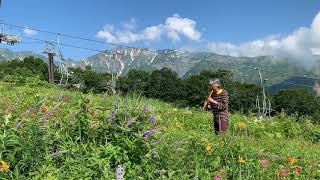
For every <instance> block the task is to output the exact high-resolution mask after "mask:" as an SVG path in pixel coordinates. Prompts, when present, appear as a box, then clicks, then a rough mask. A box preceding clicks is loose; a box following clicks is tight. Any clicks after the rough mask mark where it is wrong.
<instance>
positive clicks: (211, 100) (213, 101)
mask: <svg viewBox="0 0 320 180" xmlns="http://www.w3.org/2000/svg"><path fill="white" fill-rule="evenodd" d="M207 100H208V101H209V102H211V103H213V104H217V103H218V102H217V101H216V100H214V99H212V98H211V97H209V98H208V99H207Z"/></svg>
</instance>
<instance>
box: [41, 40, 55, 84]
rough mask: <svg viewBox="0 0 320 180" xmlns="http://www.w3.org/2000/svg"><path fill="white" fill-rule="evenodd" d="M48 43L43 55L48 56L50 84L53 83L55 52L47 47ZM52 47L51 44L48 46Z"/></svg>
mask: <svg viewBox="0 0 320 180" xmlns="http://www.w3.org/2000/svg"><path fill="white" fill-rule="evenodd" d="M48 45H49V43H47V47H46V49H45V50H44V51H43V53H44V54H47V55H48V59H49V69H48V72H49V82H50V83H54V69H55V65H54V56H55V55H56V53H55V51H54V50H52V49H51V48H50V47H49V46H48ZM50 45H53V44H50Z"/></svg>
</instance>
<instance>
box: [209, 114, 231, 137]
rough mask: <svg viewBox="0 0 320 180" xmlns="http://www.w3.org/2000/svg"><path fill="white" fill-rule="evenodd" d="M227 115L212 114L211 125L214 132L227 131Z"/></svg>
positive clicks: (222, 132)
mask: <svg viewBox="0 0 320 180" xmlns="http://www.w3.org/2000/svg"><path fill="white" fill-rule="evenodd" d="M228 125H229V122H228V116H225V115H213V126H214V130H215V133H216V134H225V133H226V132H227V131H228Z"/></svg>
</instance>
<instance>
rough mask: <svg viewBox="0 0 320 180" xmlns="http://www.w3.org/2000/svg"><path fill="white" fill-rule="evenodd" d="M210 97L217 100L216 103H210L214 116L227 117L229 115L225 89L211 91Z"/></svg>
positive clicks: (227, 97)
mask: <svg viewBox="0 0 320 180" xmlns="http://www.w3.org/2000/svg"><path fill="white" fill-rule="evenodd" d="M211 98H212V99H214V100H215V101H217V102H218V103H217V104H213V103H211V108H212V112H213V114H214V115H215V116H217V115H218V116H225V117H226V118H228V115H229V95H228V92H227V91H226V90H223V91H222V92H221V93H219V94H216V93H212V94H211Z"/></svg>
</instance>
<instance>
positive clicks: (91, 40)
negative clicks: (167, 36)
mask: <svg viewBox="0 0 320 180" xmlns="http://www.w3.org/2000/svg"><path fill="white" fill-rule="evenodd" d="M0 24H4V25H7V26H11V27H16V28H20V29H30V30H34V31H38V32H43V33H48V34H54V35H59V36H64V37H69V38H73V39H80V40H84V41H90V42H96V43H101V44H107V45H111V46H118V47H122V48H137V47H132V46H126V45H122V44H116V43H108V42H104V41H99V40H95V39H89V38H83V37H80V36H74V35H69V34H63V33H58V32H52V31H47V30H41V29H37V28H31V27H26V26H20V25H14V24H8V23H0ZM140 49H144V50H145V51H149V52H156V51H155V50H150V49H147V48H140Z"/></svg>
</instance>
